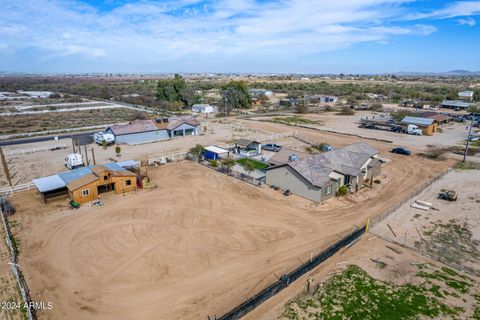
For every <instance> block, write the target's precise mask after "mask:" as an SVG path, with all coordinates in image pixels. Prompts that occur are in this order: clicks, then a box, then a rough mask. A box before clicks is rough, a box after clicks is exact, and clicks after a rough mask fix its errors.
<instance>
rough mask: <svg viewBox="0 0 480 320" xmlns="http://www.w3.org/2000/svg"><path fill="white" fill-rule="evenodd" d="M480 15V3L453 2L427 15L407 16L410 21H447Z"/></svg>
mask: <svg viewBox="0 0 480 320" xmlns="http://www.w3.org/2000/svg"><path fill="white" fill-rule="evenodd" d="M478 14H480V1H455V2H452V3H450V4H448V5H447V6H445V7H444V8H442V9H439V10H434V11H431V12H428V13H416V14H412V15H410V16H409V18H410V19H412V20H414V19H425V18H436V19H448V18H455V17H467V16H472V15H478Z"/></svg>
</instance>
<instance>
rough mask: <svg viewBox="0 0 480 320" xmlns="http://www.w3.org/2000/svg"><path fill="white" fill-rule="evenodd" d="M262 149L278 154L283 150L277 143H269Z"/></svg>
mask: <svg viewBox="0 0 480 320" xmlns="http://www.w3.org/2000/svg"><path fill="white" fill-rule="evenodd" d="M262 149H263V150H267V151H274V152H278V151H280V150H282V146H279V145H278V144H275V143H267V144H264V145H262Z"/></svg>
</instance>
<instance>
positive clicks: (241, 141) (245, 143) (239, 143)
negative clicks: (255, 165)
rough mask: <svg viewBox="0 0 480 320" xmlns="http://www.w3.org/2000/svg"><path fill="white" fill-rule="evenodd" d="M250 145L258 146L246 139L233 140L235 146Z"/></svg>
mask: <svg viewBox="0 0 480 320" xmlns="http://www.w3.org/2000/svg"><path fill="white" fill-rule="evenodd" d="M252 143H256V144H259V142H257V141H255V140H248V139H245V138H240V139H237V140H235V144H236V145H238V146H240V147H248V146H249V145H250V144H252Z"/></svg>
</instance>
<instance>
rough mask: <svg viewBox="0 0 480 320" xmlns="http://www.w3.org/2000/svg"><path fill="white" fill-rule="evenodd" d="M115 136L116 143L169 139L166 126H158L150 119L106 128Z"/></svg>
mask: <svg viewBox="0 0 480 320" xmlns="http://www.w3.org/2000/svg"><path fill="white" fill-rule="evenodd" d="M106 132H107V133H111V134H113V135H114V136H115V143H116V144H140V143H146V142H153V141H161V140H167V139H170V135H169V134H168V131H167V130H166V128H159V127H158V126H157V125H156V123H155V121H152V120H134V121H132V122H130V123H127V124H119V125H114V126H111V127H110V128H108V129H107V130H106Z"/></svg>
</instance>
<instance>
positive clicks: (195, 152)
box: [188, 144, 203, 162]
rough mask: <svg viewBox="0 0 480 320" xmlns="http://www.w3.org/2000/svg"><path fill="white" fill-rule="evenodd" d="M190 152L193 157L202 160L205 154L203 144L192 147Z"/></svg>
mask: <svg viewBox="0 0 480 320" xmlns="http://www.w3.org/2000/svg"><path fill="white" fill-rule="evenodd" d="M188 153H189V154H190V155H191V156H192V158H193V159H195V160H197V161H198V162H200V159H201V157H202V154H203V146H202V145H201V144H197V145H196V146H195V147H192V148H190V150H189V151H188Z"/></svg>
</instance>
